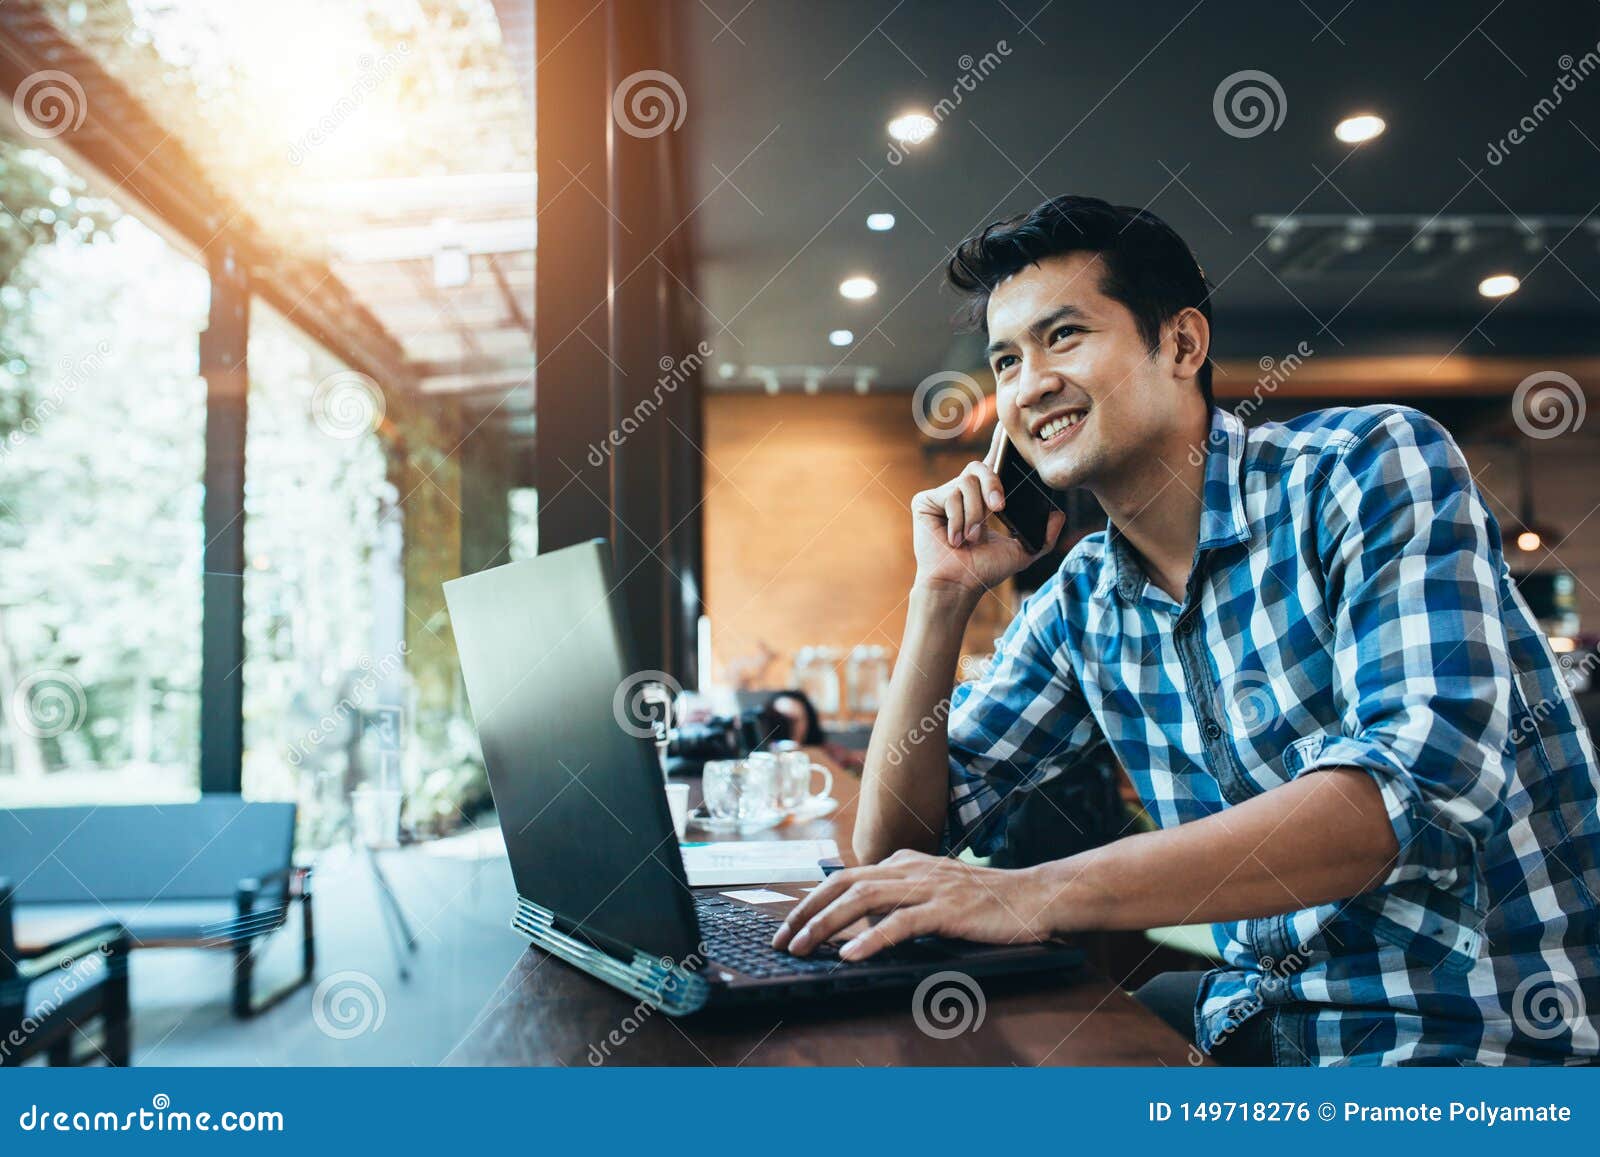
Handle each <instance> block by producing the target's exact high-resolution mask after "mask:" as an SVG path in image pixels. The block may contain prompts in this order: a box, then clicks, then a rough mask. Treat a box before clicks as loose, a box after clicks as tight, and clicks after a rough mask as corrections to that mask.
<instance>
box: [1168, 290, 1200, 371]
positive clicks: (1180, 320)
mask: <svg viewBox="0 0 1600 1157" xmlns="http://www.w3.org/2000/svg"><path fill="white" fill-rule="evenodd" d="M1167 325H1168V327H1169V328H1170V330H1171V333H1172V341H1173V344H1174V346H1175V347H1176V348H1175V353H1174V360H1173V365H1172V370H1173V373H1174V374H1176V375H1177V376H1178V377H1179V378H1182V379H1185V380H1188V379H1190V378H1193V377H1194V376H1195V375H1196V374H1198V373H1199V372H1200V367H1202V366H1204V365H1205V364H1206V357H1207V355H1209V354H1210V352H1211V323H1210V322H1208V321H1207V320H1206V315H1205V314H1203V313H1201V312H1200V311H1199V310H1198V309H1195V308H1194V307H1193V306H1190V307H1188V308H1186V309H1180V310H1179V311H1178V312H1177V313H1176V314H1174V315H1173V317H1172V320H1171V321H1169V322H1168V323H1167Z"/></svg>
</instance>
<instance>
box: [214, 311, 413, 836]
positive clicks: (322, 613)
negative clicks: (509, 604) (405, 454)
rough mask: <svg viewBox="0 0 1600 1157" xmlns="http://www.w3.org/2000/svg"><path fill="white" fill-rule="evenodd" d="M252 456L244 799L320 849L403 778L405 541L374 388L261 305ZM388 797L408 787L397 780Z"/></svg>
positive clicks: (253, 353) (254, 344)
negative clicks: (372, 791)
mask: <svg viewBox="0 0 1600 1157" xmlns="http://www.w3.org/2000/svg"><path fill="white" fill-rule="evenodd" d="M251 318H252V320H251V331H250V348H249V366H250V396H249V418H248V427H247V433H246V442H245V557H246V567H245V575H244V598H245V667H244V723H245V754H244V783H243V787H244V791H245V793H246V794H247V795H249V796H251V797H253V798H257V799H297V800H298V801H299V802H300V804H301V811H302V840H303V842H305V843H309V844H311V845H314V846H315V845H321V844H326V843H328V842H329V841H331V840H332V839H334V838H335V837H336V835H337V834H338V832H339V830H340V827H341V825H342V824H343V823H344V822H345V821H346V820H347V819H348V814H349V813H348V807H347V802H348V796H349V792H350V791H351V790H353V789H354V788H356V787H359V786H360V785H361V784H362V783H363V782H366V781H369V780H371V781H376V780H378V779H379V778H380V777H382V776H384V775H388V776H391V777H398V775H399V771H400V768H399V766H398V762H399V755H400V751H399V749H400V747H401V741H402V740H403V738H404V735H405V731H406V722H407V720H408V719H409V714H410V713H409V712H408V711H407V710H406V700H407V698H408V691H407V682H406V664H405V648H404V645H403V643H402V639H403V630H404V622H403V619H404V615H405V611H404V607H403V604H402V602H401V598H402V585H401V576H400V547H399V542H400V526H399V520H398V518H397V517H395V516H394V515H393V513H392V512H393V509H394V504H395V500H396V497H397V496H396V494H395V491H394V487H393V486H392V485H391V484H390V483H389V481H388V479H387V477H386V464H385V457H384V450H383V446H382V443H381V441H380V439H379V437H378V435H377V433H376V427H377V425H378V422H379V420H380V419H381V418H382V416H383V403H382V395H381V393H380V392H379V390H378V387H377V385H376V383H374V382H373V381H372V380H371V379H369V378H367V377H365V376H364V375H361V374H358V373H355V372H354V371H352V370H350V369H349V368H348V367H346V366H344V365H343V364H342V363H340V362H339V361H338V360H337V359H335V358H334V357H332V356H331V355H330V354H329V353H327V351H325V350H323V349H322V348H321V347H319V346H317V345H315V344H313V343H312V342H310V341H309V340H307V339H306V338H305V337H304V336H303V335H301V334H300V333H299V332H298V331H296V330H295V329H294V328H293V327H291V326H290V325H289V324H288V323H286V322H285V321H284V320H283V319H282V318H281V317H279V316H278V315H277V314H275V313H273V312H272V311H271V310H270V309H268V308H267V307H266V306H265V305H263V304H262V303H261V301H260V299H259V298H258V299H256V301H255V302H254V303H253V305H252V311H251ZM391 786H398V781H397V779H396V780H395V781H394V782H393V783H392V784H391Z"/></svg>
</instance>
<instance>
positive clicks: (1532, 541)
mask: <svg viewBox="0 0 1600 1157" xmlns="http://www.w3.org/2000/svg"><path fill="white" fill-rule="evenodd" d="M1543 545H1544V539H1543V538H1542V537H1541V536H1540V534H1539V532H1538V531H1537V530H1524V531H1523V532H1522V533H1521V534H1519V535H1517V549H1518V550H1526V551H1534V550H1538V549H1539V548H1540V547H1541V546H1543Z"/></svg>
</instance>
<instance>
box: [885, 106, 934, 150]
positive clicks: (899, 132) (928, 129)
mask: <svg viewBox="0 0 1600 1157" xmlns="http://www.w3.org/2000/svg"><path fill="white" fill-rule="evenodd" d="M938 127H939V122H938V121H936V120H934V119H933V118H932V117H931V116H929V115H928V114H927V113H925V112H908V113H903V114H901V115H900V116H897V117H895V118H894V120H892V121H890V122H889V135H890V136H891V137H893V138H894V139H895V140H897V141H899V142H900V143H901V144H903V145H920V144H921V143H922V142H923V141H925V140H927V139H928V138H929V137H931V136H933V130H934V129H936V128H938Z"/></svg>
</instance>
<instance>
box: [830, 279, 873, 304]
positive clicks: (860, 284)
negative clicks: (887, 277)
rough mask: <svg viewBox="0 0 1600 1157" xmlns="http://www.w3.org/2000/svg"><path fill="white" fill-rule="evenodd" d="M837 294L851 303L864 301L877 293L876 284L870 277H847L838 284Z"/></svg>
mask: <svg viewBox="0 0 1600 1157" xmlns="http://www.w3.org/2000/svg"><path fill="white" fill-rule="evenodd" d="M839 292H840V294H842V295H843V296H845V297H848V298H849V299H850V300H851V301H865V300H866V299H867V298H869V297H871V296H872V295H873V294H875V293H877V292H878V283H877V282H876V281H874V280H872V278H870V277H847V278H845V279H844V280H843V281H841V282H840V283H839Z"/></svg>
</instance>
